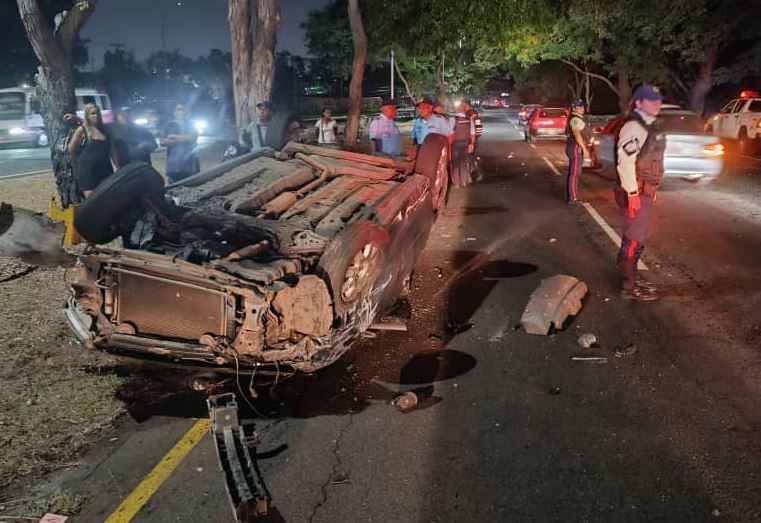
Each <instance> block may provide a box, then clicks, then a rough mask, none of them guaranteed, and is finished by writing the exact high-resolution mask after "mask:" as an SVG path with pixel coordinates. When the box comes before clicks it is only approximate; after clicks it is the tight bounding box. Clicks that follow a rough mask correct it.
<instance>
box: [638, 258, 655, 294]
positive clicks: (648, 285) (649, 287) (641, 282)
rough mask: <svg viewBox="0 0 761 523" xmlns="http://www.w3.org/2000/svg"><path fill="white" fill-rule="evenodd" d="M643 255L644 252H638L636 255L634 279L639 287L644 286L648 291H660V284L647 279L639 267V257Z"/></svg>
mask: <svg viewBox="0 0 761 523" xmlns="http://www.w3.org/2000/svg"><path fill="white" fill-rule="evenodd" d="M641 257H642V253H639V254H636V255H635V256H634V259H635V260H636V261H635V262H634V281H635V282H636V284H637V287H642V288H643V289H645V290H646V291H649V292H653V293H654V292H658V286H657V285H656V284H654V283H653V282H651V281H650V280H647V279H645V278H644V277H643V276H642V275H641V274H640V273H639V270H638V269H637V267H638V266H639V259H640V258H641Z"/></svg>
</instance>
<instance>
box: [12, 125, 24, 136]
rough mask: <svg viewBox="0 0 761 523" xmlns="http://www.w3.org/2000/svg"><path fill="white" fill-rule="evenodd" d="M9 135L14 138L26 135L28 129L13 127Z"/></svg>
mask: <svg viewBox="0 0 761 523" xmlns="http://www.w3.org/2000/svg"><path fill="white" fill-rule="evenodd" d="M8 134H10V135H12V136H18V135H19V134H26V129H23V128H21V127H13V128H12V129H11V130H10V131H8Z"/></svg>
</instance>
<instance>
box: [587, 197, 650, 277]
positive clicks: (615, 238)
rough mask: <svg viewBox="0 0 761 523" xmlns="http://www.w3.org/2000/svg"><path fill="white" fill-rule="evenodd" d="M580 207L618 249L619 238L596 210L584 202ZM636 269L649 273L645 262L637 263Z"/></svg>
mask: <svg viewBox="0 0 761 523" xmlns="http://www.w3.org/2000/svg"><path fill="white" fill-rule="evenodd" d="M582 205H584V208H585V209H586V210H587V212H588V213H589V215H590V216H591V217H592V219H593V220H594V221H596V222H597V225H599V226H600V227H602V230H603V231H605V233H606V234H607V235H608V237H609V238H610V239H611V240H613V243H614V244H615V246H616V247H619V246H620V245H621V237H620V236H619V235H618V233H616V231H614V230H613V228H612V227H611V226H610V225H608V222H606V221H605V220H604V219H603V217H602V216H600V213H598V212H597V210H596V209H595V208H594V207H592V204H590V203H587V202H584V203H583V204H582ZM637 268H638V269H639V270H641V271H649V270H650V269H649V268H648V266H647V265H645V262H643V261H642V260H640V261H639V264H638V265H637Z"/></svg>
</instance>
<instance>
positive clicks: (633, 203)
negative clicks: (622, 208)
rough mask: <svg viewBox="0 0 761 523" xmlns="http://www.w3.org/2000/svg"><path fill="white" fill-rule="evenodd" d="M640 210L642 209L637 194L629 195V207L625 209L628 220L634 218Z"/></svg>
mask: <svg viewBox="0 0 761 523" xmlns="http://www.w3.org/2000/svg"><path fill="white" fill-rule="evenodd" d="M641 208H642V201H641V200H640V198H639V194H630V195H629V205H628V206H627V209H626V212H627V214H628V215H629V218H634V217H635V216H636V215H637V213H638V212H639V210H640V209H641Z"/></svg>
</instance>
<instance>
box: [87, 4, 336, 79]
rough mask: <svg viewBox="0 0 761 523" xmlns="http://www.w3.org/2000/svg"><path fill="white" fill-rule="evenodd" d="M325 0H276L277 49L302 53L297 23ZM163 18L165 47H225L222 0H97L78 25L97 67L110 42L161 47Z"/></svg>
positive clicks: (139, 48) (140, 55)
mask: <svg viewBox="0 0 761 523" xmlns="http://www.w3.org/2000/svg"><path fill="white" fill-rule="evenodd" d="M328 1H329V0H279V3H280V10H281V12H282V16H283V23H282V25H281V27H280V32H279V33H278V42H277V47H278V49H285V50H288V51H290V52H291V53H294V54H302V55H303V54H306V49H305V47H304V33H303V31H301V30H300V29H299V24H300V23H301V22H303V21H304V20H305V18H306V14H307V12H308V11H309V10H311V9H317V8H320V7H322V6H323V5H325V4H326V3H328ZM162 15H165V20H166V30H165V38H166V50H167V51H173V50H175V49H178V50H179V51H180V52H181V53H182V54H185V55H188V56H190V57H191V58H195V57H197V56H199V55H205V54H207V53H208V52H209V50H210V49H214V48H216V49H222V50H224V51H229V50H230V32H229V29H228V25H227V0H100V1H99V2H98V6H97V7H96V9H95V12H94V13H93V14H92V16H91V17H90V19H89V20H88V21H87V24H86V25H85V26H84V28H83V29H82V33H81V34H82V38H88V39H89V40H90V44H89V48H90V57H91V60H92V65H93V66H95V67H99V66H100V65H101V63H102V60H103V53H105V52H106V51H107V50H108V49H109V46H110V44H124V45H126V47H127V48H128V49H132V50H133V51H134V52H135V57H136V58H137V59H138V60H144V59H145V58H147V57H148V55H150V54H151V53H152V52H154V51H160V50H161V48H162V38H161V32H162V31H161V19H162Z"/></svg>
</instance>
